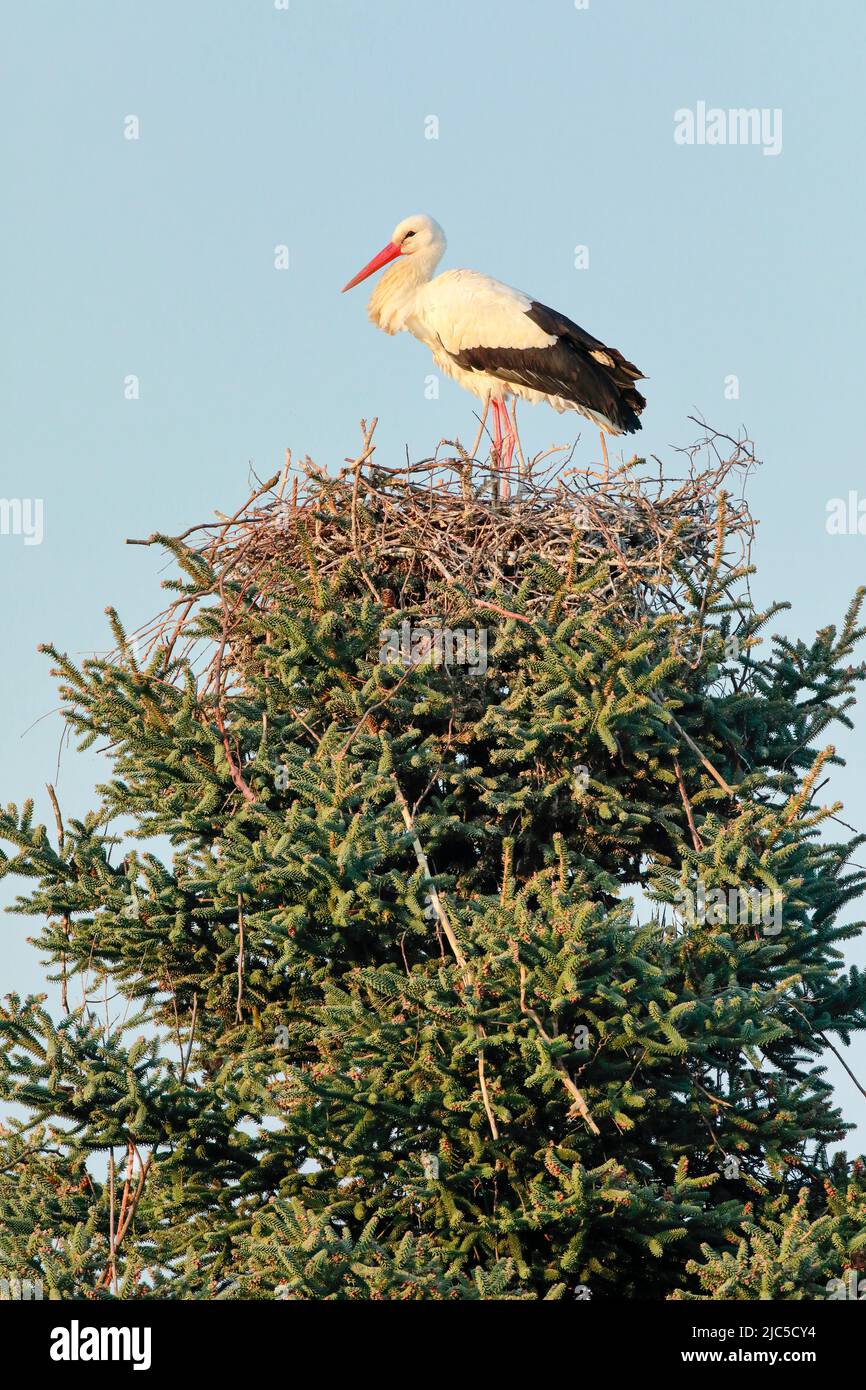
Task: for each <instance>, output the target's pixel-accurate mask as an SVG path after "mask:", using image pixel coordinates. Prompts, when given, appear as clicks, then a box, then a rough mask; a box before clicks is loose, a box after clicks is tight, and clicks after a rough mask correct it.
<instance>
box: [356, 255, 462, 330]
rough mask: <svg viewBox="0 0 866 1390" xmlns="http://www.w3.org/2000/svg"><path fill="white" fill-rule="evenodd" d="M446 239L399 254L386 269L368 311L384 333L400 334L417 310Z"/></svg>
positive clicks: (439, 259) (372, 295) (373, 294)
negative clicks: (423, 289) (419, 298)
mask: <svg viewBox="0 0 866 1390" xmlns="http://www.w3.org/2000/svg"><path fill="white" fill-rule="evenodd" d="M444 250H445V246H444V242H443V244H442V245H439V243H438V242H435V243H434V244H433V245H432V246H428V247H425V248H424V249H423V250H419V251H413V252H412V254H411V255H409V256H400V257H398V259H397V260H396V261H395V262H394V264H393V265H391V266H390V267H389V268H388V269H387V270H386V271H385V274H384V275H383V276H382V278H381V279H380V280H379V282H378V283H377V285H376V288H375V289H374V291H373V293H372V294H371V295H370V302H369V304H368V305H367V313H368V314H369V316H370V320H371V322H372V323H375V325H376V327H377V328H381V329H383V331H384V332H385V333H399V332H400V330H401V329H402V328H405V327H406V324H407V321H408V320H409V319H410V318H411V317H412V315H413V314H414V312H415V301H416V299H417V296H418V291H419V290H420V289H422V288H423V286H424V285H426V284H427V283H428V281H429V280H430V278H431V277H432V275H433V272H434V270H435V269H436V267H437V265H438V264H439V262H440V261H441V259H442V253H443V252H444Z"/></svg>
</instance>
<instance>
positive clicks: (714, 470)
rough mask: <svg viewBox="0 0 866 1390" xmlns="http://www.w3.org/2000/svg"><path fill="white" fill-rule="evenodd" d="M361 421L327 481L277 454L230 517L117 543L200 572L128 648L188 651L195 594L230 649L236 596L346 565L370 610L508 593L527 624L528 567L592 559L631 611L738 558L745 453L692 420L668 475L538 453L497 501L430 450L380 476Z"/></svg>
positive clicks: (497, 599)
mask: <svg viewBox="0 0 866 1390" xmlns="http://www.w3.org/2000/svg"><path fill="white" fill-rule="evenodd" d="M375 427H376V422H375V421H373V423H372V425H371V426H370V427H367V425H366V423H365V422H363V421H362V433H363V447H362V449H361V451H360V453H359V454H358V456H357V457H356V458H354V459H352V460H348V461H347V462H346V465H345V466H344V467H342V468H341V469H340V470H339V471H338V472H337V473H335V474H328V473H326V472H325V471H324V470H322V469H320V468H319V467H318V466H317V465H316V464H314V463H313V462H312V461H311V460H310V459H309V458H308V459H306V460H305V461H304V462H303V463H301V464H295V463H293V462H292V460H291V457H290V455H288V454H287V460H286V467H285V468H284V469H283V471H282V473H281V474H277V475H275V476H274V477H273V478H271V479H269V480H268V481H267V482H265V483H263V484H262V485H261V486H259V487H257V488H256V490H255V491H254V492H253V494H252V495H251V497H250V498H249V499H248V500H247V502H246V503H245V504H244V506H243V507H242V508H241V509H240V510H239V511H238V512H237V513H236V514H235V515H234V516H233V517H231V518H225V517H223V518H220V519H218V520H216V521H212V522H204V523H201V524H200V525H197V526H193V527H190V528H189V530H187V531H186V532H184V533H183V535H181V536H177V537H166V536H159V535H157V536H151V537H150V538H149V539H148V540H147V541H136V542H131V543H132V544H153V543H162V544H167V545H169V547H170V548H171V549H172V550H173V551H174V552H175V554H178V553H179V552H180V551H181V550H182V551H183V553H185V554H187V555H188V556H190V558H192V557H199V559H200V560H202V561H204V562H205V564H206V566H207V570H208V571H209V572H210V574H211V575H212V576H215V578H214V579H213V582H209V583H207V584H204V585H201V586H199V592H198V593H197V594H196V595H195V597H194V598H190V597H188V596H187V597H184V598H181V599H178V600H176V602H175V603H174V604H172V605H171V607H170V608H169V609H168V610H167V611H166V612H164V613H163V614H161V615H160V617H159V619H157V620H156V622H155V623H153V624H150V625H149V626H148V628H147V629H145V630H144V631H143V632H142V633H140V634H138V636H139V641H141V639H144V640H145V642H146V643H147V645H148V648H151V647H153V646H154V645H156V644H159V645H160V646H162V647H163V648H165V647H166V646H168V647H170V649H174V648H175V644H176V642H177V639H178V638H179V637H180V638H181V639H183V638H184V637H186V638H190V644H191V645H195V643H194V641H192V638H191V631H192V626H193V624H194V614H195V609H196V607H197V604H198V601H199V600H201V599H203V598H204V597H205V596H206V595H207V594H208V593H210V594H212V595H214V596H218V597H219V600H220V602H221V604H222V605H223V608H224V615H225V623H224V633H225V634H226V636H227V637H228V641H229V644H230V643H231V628H232V627H233V625H234V622H233V620H234V619H235V618H236V617H238V616H240V611H241V610H242V609H243V608H244V607H246V606H247V605H248V604H249V603H251V602H252V603H254V604H257V605H259V606H263V607H266V606H267V605H268V604H269V603H271V602H272V601H274V599H275V598H277V597H278V596H279V595H280V594H281V593H282V592H283V591H285V590H286V588H287V587H288V586H289V582H290V580H289V576H293V575H297V574H299V573H300V574H313V575H314V576H316V578H317V581H319V582H320V581H323V580H326V579H328V578H329V577H333V576H335V575H336V574H337V573H338V572H339V571H341V570H345V567H346V566H347V565H348V566H354V568H355V570H356V573H357V581H358V584H359V586H364V587H365V588H366V591H368V592H369V593H370V595H371V597H374V598H375V599H376V600H378V601H379V602H381V604H382V606H383V608H385V609H393V610H397V611H399V612H405V613H407V614H409V613H411V614H417V613H419V612H421V611H424V610H426V612H427V613H428V614H429V613H430V612H431V605H434V610H433V611H435V613H436V615H437V616H438V617H439V618H440V619H442V620H444V619H446V618H447V617H449V616H456V614H457V613H458V612H460V613H461V614H464V613H466V612H467V611H469V610H470V609H471V608H473V607H479V606H480V607H484V608H488V609H492V610H493V611H497V612H500V613H503V614H507V613H508V612H509V609H508V607H507V605H508V600H509V597H510V596H511V595H513V594H516V593H517V591H518V589H521V597H520V607H521V611H522V613H523V614H524V615H531V613H532V611H533V609H534V608H535V607H537V606H538V605H540V604H542V603H547V602H549V594H550V588H549V585H547V584H545V583H543V582H542V580H541V579H539V580H538V581H537V585H536V588H534V587H533V581H532V577H531V575H532V571H533V568H534V569H535V572H536V573H539V572H543V571H544V570H548V572H549V571H553V572H555V573H556V574H557V575H563V576H564V575H566V574H569V573H570V574H572V575H573V576H575V577H578V578H579V576H580V575H581V574H582V573H585V572H587V570H588V568H589V569H590V570H595V571H598V570H599V562H603V568H602V570H601V572H600V574H599V578H598V584H597V588H596V599H597V600H599V601H606V602H608V603H610V604H611V605H613V606H617V607H621V608H622V610H623V612H625V613H626V614H628V615H631V616H634V617H637V616H638V614H639V613H641V612H643V613H646V612H651V611H667V612H671V611H676V610H677V609H680V608H683V607H685V606H686V605H685V604H684V603H683V601H682V600H683V596H684V592H685V589H686V587H687V585H689V584H695V583H696V584H697V585H698V587H699V588H700V587H703V586H702V584H701V582H700V581H701V579H702V577H705V576H706V575H707V574H708V573H709V572H710V571H714V572H716V573H718V571H719V569H720V568H721V569H723V570H724V569H727V570H729V571H732V570H734V569H737V568H740V567H742V566H743V565H745V564H747V563H748V558H749V553H750V547H751V542H752V539H753V534H754V523H753V520H752V517H751V515H750V512H749V509H748V506H747V504H746V502H745V500H744V497H743V489H744V484H745V480H746V477H747V475H748V472H749V470H750V469H751V468H752V467H753V466H754V465H755V463H756V459H755V455H754V452H753V448H752V445H751V442H750V441H749V440H748V439H747V438H746V437H745V436H741V437H739V438H736V439H735V438H733V437H731V436H729V435H723V434H720V433H718V432H716V431H713V430H708V429H706V427H704V428H705V433H704V435H703V437H702V438H701V439H700V440H699V442H698V443H696V444H695V445H693V446H691V447H690V448H688V449H678V450H675V451H674V460H675V462H674V466H673V467H670V466H668V467H666V466H665V465H663V463H662V462H661V460H660V459H658V458H656V457H653V458H652V459H650V460H646V459H641V458H637V457H635V458H633V459H631V460H629V461H627V462H623V463H621V464H619V465H618V466H616V467H614V468H612V469H611V470H610V472H609V474H606V473H605V472H602V471H601V469H600V468H599V469H598V470H579V469H576V468H572V467H571V466H570V464H571V459H572V454H573V450H572V451H568V452H566V456H565V458H561V457H557V455H558V454H559V453H560V452H561V451H559V450H551V451H548V452H547V453H546V454H543V455H540V456H539V457H538V458H536V459H534V460H532V461H531V462H530V463H529V465H528V466H526V465H521V466H520V469H519V473H518V475H517V476H516V477H514V478H513V479H511V480H510V495H509V497H508V498H507V499H505V498H502V497H499V496H497V495H496V494H497V492H498V491H499V486H498V484H499V481H500V475H499V473H498V471H497V469H496V467H495V459H494V460H493V461H492V462H491V461H490V460H479V459H477V458H475V457H474V456H470V454H469V453H467V451H466V450H465V449H463V448H462V446H461V445H460V444H459V443H457V442H451V441H443V445H442V446H440V447H441V448H443V449H446V450H448V452H447V453H444V454H439V453H437V455H436V456H434V457H433V458H429V459H425V460H423V461H421V462H419V463H415V464H407V465H406V466H405V467H402V468H390V467H386V466H384V465H383V464H381V463H378V462H377V461H376V458H375V445H374V443H373V436H374V431H375ZM737 493H739V495H736V494H737ZM527 576H529V581H528V583H527ZM188 594H189V590H187V595H188ZM568 606H569V599H568V597H567V596H566V598H565V600H564V607H565V608H566V609H567V608H568ZM188 625H189V626H188ZM199 631H200V630H199ZM182 645H187V644H185V643H184V642H183V640H182ZM223 646H225V643H224V644H223ZM188 650H189V645H187V651H188ZM225 656H226V654H225V652H224V651H221V652H220V653H219V660H220V664H221V665H222V663H223V661H224V659H225ZM223 674H225V673H223Z"/></svg>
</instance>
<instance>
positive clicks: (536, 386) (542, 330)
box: [343, 213, 646, 491]
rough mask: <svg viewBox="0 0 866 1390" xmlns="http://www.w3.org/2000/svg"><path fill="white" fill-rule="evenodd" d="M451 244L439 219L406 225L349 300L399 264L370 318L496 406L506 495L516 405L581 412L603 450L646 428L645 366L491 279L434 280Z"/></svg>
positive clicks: (458, 274) (451, 276)
mask: <svg viewBox="0 0 866 1390" xmlns="http://www.w3.org/2000/svg"><path fill="white" fill-rule="evenodd" d="M445 245H446V243H445V233H444V232H443V230H442V228H441V227H440V226H439V223H438V222H436V221H435V220H434V219H433V218H432V217H428V216H427V214H426V213H418V214H417V215H416V216H414V217H406V218H404V219H403V221H402V222H400V223H398V225H397V226H396V227H395V228H394V234H393V236H392V237H391V240H390V241H389V242H388V244H387V246H384V247H383V248H382V250H381V251H380V252H379V253H378V255H376V256H374V257H373V259H372V260H371V261H370V262H369V264H368V265H365V266H364V268H363V270H360V271H359V272H358V274H357V275H356V276H354V278H353V279H351V280H350V281H349V283H348V285H344V286H343V293H345V291H346V290H350V289H352V287H353V286H354V285H357V284H360V282H361V281H362V280H366V279H367V277H368V276H369V275H373V274H374V273H375V272H376V271H377V270H381V268H382V267H383V266H385V265H388V263H389V262H390V261H395V262H396V264H395V265H392V266H391V269H390V270H389V271H387V272H386V273H385V274H384V275H383V276H382V279H381V280H380V281H379V283H378V284H377V285H376V288H375V289H374V291H373V293H372V295H371V296H370V303H369V306H368V313H369V316H370V319H371V320H372V322H373V323H374V324H376V326H377V327H378V328H382V329H384V331H385V332H386V333H399V332H408V333H412V334H414V336H415V337H416V338H418V339H420V341H421V342H422V343H426V344H427V346H428V347H429V349H430V351H431V352H432V354H433V357H434V359H435V361H436V364H437V366H438V367H440V368H441V370H442V371H443V372H447V373H448V375H449V376H453V377H454V378H455V380H456V381H458V382H459V383H460V385H461V386H464V387H465V388H466V390H467V391H471V392H472V393H473V394H474V395H476V396H480V397H481V399H482V400H483V401H485V403H487V404H489V406H490V407H492V410H493V445H494V450H495V454H496V460H497V463H498V464H499V466H500V468H501V469H502V472H503V482H504V486H505V490H506V491H507V483H505V479H507V477H508V471H509V469H510V467H511V460H512V456H513V454H514V446H515V442H516V438H517V435H516V429H515V426H514V423H513V421H512V420H511V418H510V417H509V414H508V407H507V401H508V399H509V397H518V396H519V397H520V398H521V399H523V400H527V401H533V402H534V401H547V403H548V405H552V406H553V408H554V410H558V411H560V412H561V411H564V410H576V411H577V412H578V413H579V414H580V415H584V416H586V418H587V419H588V420H592V421H593V423H594V424H595V425H597V426H598V427H599V429H600V430H601V432H602V446H603V447H604V436H605V434H632V433H633V432H634V431H635V430H639V429H640V427H641V425H640V419H639V416H640V413H641V411H642V410H643V408H644V406H645V405H646V401H645V400H644V398H643V396H642V395H641V394H640V392H639V391H638V390H637V388H636V386H635V382H636V381H639V380H641V379H642V377H643V373H642V372H640V371H638V369H637V367H635V366H633V365H632V363H631V362H627V361H626V359H625V358H624V357H623V356H622V354H621V353H619V352H617V350H616V348H609V347H606V346H605V344H604V343H602V342H600V341H599V339H598V338H593V337H592V336H591V335H590V334H589V333H586V332H584V330H583V329H582V328H579V327H578V326H577V324H576V323H573V322H572V321H571V319H568V318H566V317H565V315H564V314H559V313H557V312H556V310H555V309H548V308H547V307H546V305H544V304H540V303H539V302H538V301H537V300H535V299H531V298H530V297H529V295H527V294H522V293H521V291H520V290H514V289H511V288H510V286H508V285H503V284H501V283H500V281H499V280H493V279H491V278H490V276H489V275H480V274H479V273H478V272H477V271H475V270H447V271H445V273H444V274H443V275H437V276H436V278H435V279H434V278H433V272H434V270H435V269H436V266H437V265H438V264H439V261H440V260H441V259H442V255H443V252H444V251H445ZM604 452H605V461H606V460H607V449H606V448H605V450H604Z"/></svg>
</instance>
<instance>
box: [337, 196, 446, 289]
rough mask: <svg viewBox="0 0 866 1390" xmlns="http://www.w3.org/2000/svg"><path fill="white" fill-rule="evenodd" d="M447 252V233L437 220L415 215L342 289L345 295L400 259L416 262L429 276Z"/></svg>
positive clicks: (406, 219) (421, 214)
mask: <svg viewBox="0 0 866 1390" xmlns="http://www.w3.org/2000/svg"><path fill="white" fill-rule="evenodd" d="M444 250H445V233H444V232H443V230H442V228H441V227H440V226H439V223H438V222H437V221H436V219H435V218H433V217H430V216H428V214H427V213H426V212H416V213H415V214H414V215H413V216H412V217H404V218H403V221H402V222H398V223H397V226H396V227H395V228H394V231H393V232H392V234H391V240H390V241H389V242H388V244H387V246H383V247H382V250H381V251H380V252H379V253H378V254H377V255H375V256H374V257H373V259H372V261H370V262H369V263H368V264H367V265H365V266H364V269H363V270H359V271H358V274H357V275H355V276H354V277H353V279H351V280H350V281H349V283H348V285H344V286H343V293H344V294H345V292H346V290H351V289H352V288H353V287H354V286H355V285H360V283H361V281H362V280H366V279H367V277H368V276H369V275H374V274H375V272H376V271H377V270H381V269H382V267H383V266H384V265H387V264H388V262H389V261H394V260H396V259H397V257H398V256H411V257H414V258H416V261H415V263H416V264H417V265H418V268H419V270H420V269H421V267H422V266H423V267H424V269H425V270H426V272H427V274H428V275H429V274H430V273H431V272H432V270H433V267H434V266H435V265H436V264H437V262H438V261H439V260H440V259H441V257H442V253H443V251H444Z"/></svg>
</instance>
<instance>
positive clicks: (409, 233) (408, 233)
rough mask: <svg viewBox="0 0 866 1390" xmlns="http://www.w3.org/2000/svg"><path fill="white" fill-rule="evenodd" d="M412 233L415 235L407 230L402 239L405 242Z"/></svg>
mask: <svg viewBox="0 0 866 1390" xmlns="http://www.w3.org/2000/svg"><path fill="white" fill-rule="evenodd" d="M414 235H415V233H414V232H407V233H406V235H405V236H404V238H403V241H404V242H407V241H408V240H409V238H410V236H414Z"/></svg>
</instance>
